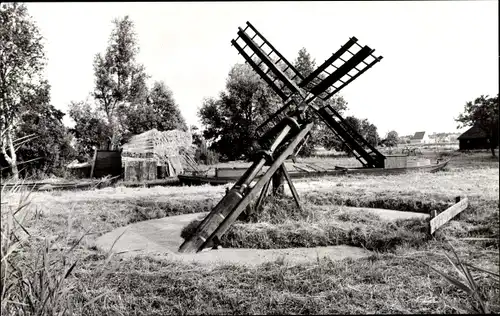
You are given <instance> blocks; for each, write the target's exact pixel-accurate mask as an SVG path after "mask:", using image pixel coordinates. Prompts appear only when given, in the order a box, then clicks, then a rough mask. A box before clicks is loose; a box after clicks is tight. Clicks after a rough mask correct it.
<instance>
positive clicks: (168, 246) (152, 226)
mask: <svg viewBox="0 0 500 316" xmlns="http://www.w3.org/2000/svg"><path fill="white" fill-rule="evenodd" d="M345 209H346V210H349V211H352V212H356V211H369V212H374V213H375V214H378V215H379V216H380V217H381V218H382V219H386V220H393V219H397V218H411V217H421V216H426V214H419V213H409V212H397V211H390V210H381V209H368V208H354V207H346V208H345ZM206 214H207V213H196V214H186V215H178V216H170V217H166V218H161V219H155V220H149V221H144V222H140V223H135V224H131V225H128V226H126V227H121V228H118V229H116V230H114V231H112V232H109V233H107V234H105V235H103V236H101V237H99V238H98V239H97V242H96V243H97V246H98V247H99V248H101V249H103V250H105V251H108V250H109V249H110V248H111V247H112V246H113V243H114V242H115V241H116V243H115V244H114V246H113V251H114V252H115V253H120V254H122V255H125V256H134V255H138V254H147V255H156V256H161V257H167V258H169V259H171V260H177V261H184V262H193V263H202V264H227V263H235V264H246V265H258V264H262V263H265V262H272V261H276V260H283V261H284V262H286V263H291V264H296V263H304V262H314V261H316V260H318V258H324V257H328V258H330V259H332V260H342V259H345V258H352V259H358V258H362V257H367V256H369V255H370V254H371V252H370V251H368V250H365V249H361V248H357V247H351V246H329V247H315V248H289V249H218V250H208V251H203V252H201V253H197V254H181V253H178V252H177V249H178V248H179V246H180V245H181V244H182V242H183V239H182V238H181V237H180V232H181V230H182V228H183V227H184V226H186V225H187V224H188V223H190V222H191V221H192V220H194V219H203V217H204V216H206ZM120 236H121V237H120ZM119 237H120V238H119ZM117 238H119V239H118V240H117Z"/></svg>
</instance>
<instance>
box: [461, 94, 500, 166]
mask: <svg viewBox="0 0 500 316" xmlns="http://www.w3.org/2000/svg"><path fill="white" fill-rule="evenodd" d="M455 121H457V122H458V123H460V124H459V126H458V128H462V127H465V126H472V125H475V126H477V127H478V128H480V129H481V130H482V131H483V132H484V133H485V134H486V137H487V138H488V140H489V143H490V149H491V154H492V156H493V157H495V148H496V147H497V146H498V140H499V139H498V133H499V129H498V94H497V96H496V97H491V98H490V97H489V96H488V95H486V96H484V95H481V96H480V97H479V98H476V99H475V100H474V102H471V101H469V102H467V103H466V104H465V106H464V112H463V113H460V115H459V116H458V118H456V119H455Z"/></svg>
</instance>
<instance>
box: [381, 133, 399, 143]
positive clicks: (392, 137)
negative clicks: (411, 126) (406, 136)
mask: <svg viewBox="0 0 500 316" xmlns="http://www.w3.org/2000/svg"><path fill="white" fill-rule="evenodd" d="M398 142H399V136H398V133H397V132H396V131H390V132H389V133H387V136H386V137H385V139H384V140H383V141H382V143H384V144H385V145H386V146H389V147H393V146H396V145H397V144H398Z"/></svg>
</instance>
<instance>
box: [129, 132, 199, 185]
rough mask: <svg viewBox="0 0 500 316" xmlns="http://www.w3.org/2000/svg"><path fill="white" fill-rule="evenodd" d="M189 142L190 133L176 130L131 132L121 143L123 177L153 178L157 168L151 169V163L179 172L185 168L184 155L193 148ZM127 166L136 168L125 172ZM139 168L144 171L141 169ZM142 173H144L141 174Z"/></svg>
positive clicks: (190, 138)
mask: <svg viewBox="0 0 500 316" xmlns="http://www.w3.org/2000/svg"><path fill="white" fill-rule="evenodd" d="M192 142H193V138H192V135H191V133H189V132H183V131H179V130H171V131H165V132H159V131H158V130H156V129H152V130H149V131H147V132H144V133H142V134H139V135H135V136H133V137H132V138H131V139H130V141H129V142H128V143H127V144H125V145H123V150H122V162H123V167H124V168H125V178H129V179H128V180H139V181H140V180H154V179H156V178H157V175H156V170H155V171H153V169H154V168H153V165H154V166H164V167H165V169H166V173H167V175H168V176H173V175H177V174H179V173H182V172H183V171H184V166H183V164H182V161H184V158H183V155H185V154H190V153H192V152H194V149H193V145H192ZM146 165H147V167H146ZM128 168H129V169H130V168H133V169H137V170H136V171H135V172H127V169H128ZM142 169H144V170H143V171H144V172H145V174H144V172H143V171H141V170H142ZM146 170H147V171H146ZM141 173H143V175H142V176H141V175H140V174H141ZM131 178H133V179H131Z"/></svg>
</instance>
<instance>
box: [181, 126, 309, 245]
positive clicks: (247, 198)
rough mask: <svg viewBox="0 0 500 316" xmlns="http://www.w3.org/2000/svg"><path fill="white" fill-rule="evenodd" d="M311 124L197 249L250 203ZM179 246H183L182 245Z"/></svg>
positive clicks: (218, 234)
mask: <svg viewBox="0 0 500 316" xmlns="http://www.w3.org/2000/svg"><path fill="white" fill-rule="evenodd" d="M313 124H314V123H309V124H307V125H306V126H304V127H303V128H302V129H301V131H300V132H299V133H298V134H297V135H296V136H295V137H294V139H293V140H292V142H291V143H290V144H289V145H288V146H287V147H286V149H285V150H284V151H283V152H282V153H281V154H280V155H279V156H278V157H277V158H276V159H275V160H274V162H273V163H272V164H271V166H269V169H267V171H266V172H265V173H264V175H263V176H262V177H260V178H259V179H258V180H257V183H255V185H254V186H253V187H252V188H251V189H250V191H249V192H248V193H247V194H246V195H245V196H244V197H243V198H242V199H241V200H239V201H238V203H237V205H235V206H232V207H234V209H231V210H230V213H229V214H228V215H227V216H226V217H225V218H224V220H223V221H222V223H220V224H219V225H218V226H217V228H216V229H215V231H214V232H213V233H212V234H210V236H209V237H208V238H207V239H206V240H205V241H204V243H203V244H202V245H201V246H199V247H196V248H197V249H198V250H197V251H201V250H202V249H204V248H205V247H206V246H207V245H210V244H211V241H212V239H214V238H215V237H217V238H220V237H221V236H222V235H223V234H224V233H225V232H226V231H227V230H228V229H229V226H230V225H231V224H232V223H234V221H235V220H236V219H237V218H238V216H239V215H240V214H241V212H242V211H243V210H244V209H245V208H246V206H247V205H248V203H250V201H251V200H252V199H253V198H254V197H255V195H256V194H257V192H259V191H260V189H261V188H262V187H263V186H264V185H265V183H266V182H268V181H269V180H270V179H271V177H272V176H273V174H274V173H275V172H276V170H278V168H279V167H280V166H281V164H282V163H283V162H284V161H285V160H286V158H287V157H288V156H289V155H290V154H291V153H292V152H293V151H294V149H295V148H296V147H297V145H298V144H299V142H300V141H301V140H302V139H303V138H304V137H305V136H306V134H307V133H308V132H309V131H310V130H311V128H312V126H313ZM209 215H210V214H209ZM181 248H183V247H182V245H181ZM181 248H180V249H179V250H180V251H181V252H184V251H182V250H183V249H181Z"/></svg>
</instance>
